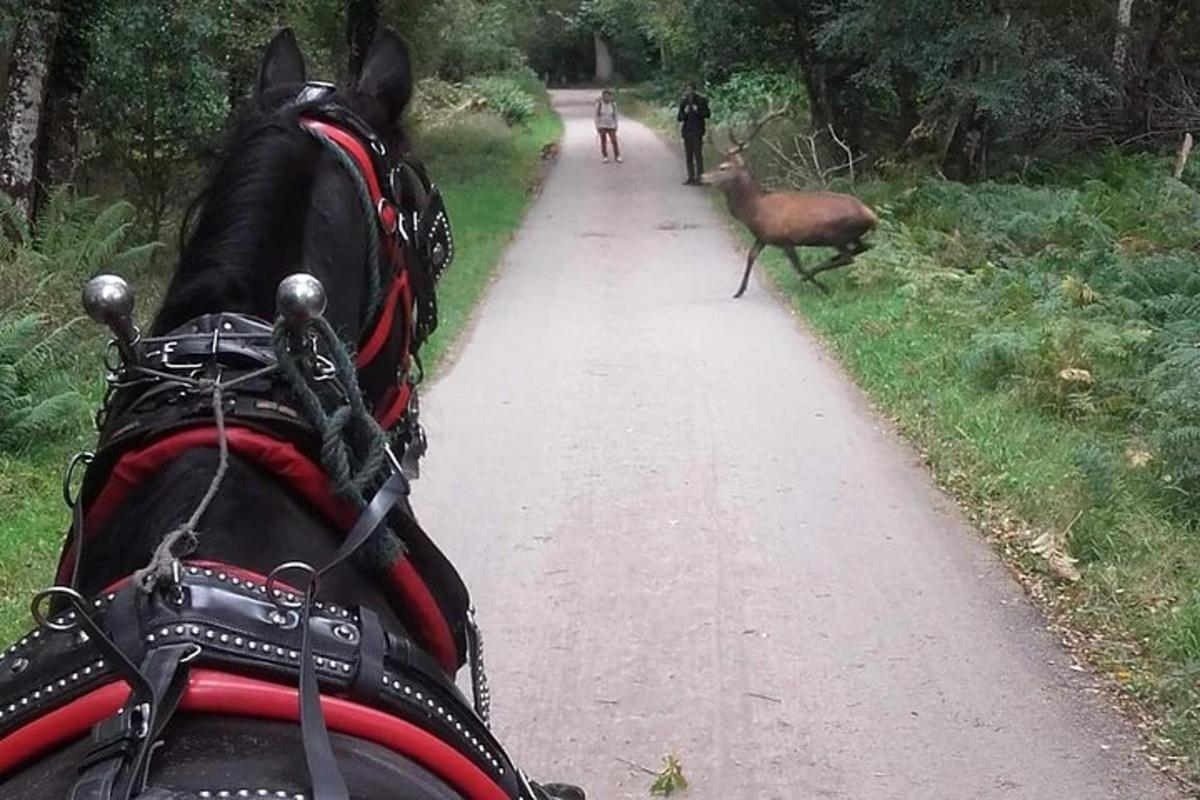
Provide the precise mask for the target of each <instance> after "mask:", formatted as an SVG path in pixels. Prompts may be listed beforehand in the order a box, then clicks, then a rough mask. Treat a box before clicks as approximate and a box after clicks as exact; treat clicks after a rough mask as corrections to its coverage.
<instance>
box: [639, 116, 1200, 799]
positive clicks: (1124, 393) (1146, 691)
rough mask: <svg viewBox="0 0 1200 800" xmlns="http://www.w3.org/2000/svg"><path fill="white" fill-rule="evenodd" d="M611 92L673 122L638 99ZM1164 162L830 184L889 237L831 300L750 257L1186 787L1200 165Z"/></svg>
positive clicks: (1199, 437)
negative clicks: (956, 179)
mask: <svg viewBox="0 0 1200 800" xmlns="http://www.w3.org/2000/svg"><path fill="white" fill-rule="evenodd" d="M625 108H626V110H627V112H629V113H631V114H633V115H636V116H638V117H640V118H641V119H642V120H644V121H645V122H647V123H648V124H650V125H651V126H653V127H655V128H656V129H658V130H660V131H662V132H663V133H665V134H667V136H668V138H670V136H671V135H673V127H674V123H673V120H672V119H671V117H670V115H669V114H668V113H665V111H664V109H662V108H661V106H658V105H657V104H655V103H654V102H652V101H648V100H643V99H639V98H637V97H636V96H634V97H633V98H630V97H628V96H627V97H626V98H625ZM711 155H713V156H715V155H716V154H715V153H712V154H711ZM752 155H753V154H752ZM752 164H753V166H754V168H755V171H756V173H757V174H758V175H759V176H760V178H765V179H767V180H770V178H771V164H770V162H769V161H767V160H765V159H763V160H760V161H758V162H752ZM1169 174H1170V163H1169V160H1168V159H1166V158H1154V157H1145V156H1136V157H1131V156H1126V155H1121V154H1117V153H1112V154H1107V155H1105V156H1102V157H1100V158H1098V159H1095V160H1093V161H1090V162H1088V163H1084V164H1078V165H1070V166H1059V167H1057V168H1055V169H1054V170H1053V171H1048V172H1046V173H1045V174H1042V175H1040V176H1036V177H1035V178H1034V179H1031V180H1030V182H1029V183H1028V184H1002V183H985V184H979V185H974V186H965V185H962V184H956V183H953V182H948V181H944V180H938V179H933V178H929V177H926V176H920V175H909V176H896V177H893V178H892V179H890V180H874V181H869V182H865V183H862V182H860V183H858V184H855V185H854V186H852V187H848V188H845V189H844V190H846V191H851V192H853V193H855V194H858V195H860V196H862V197H863V198H864V199H865V200H867V201H868V202H869V203H871V204H872V205H873V206H874V207H875V208H876V209H877V210H878V211H879V212H880V216H881V217H882V220H883V222H882V226H881V230H880V231H878V232H877V233H876V234H875V236H874V237H873V238H874V241H875V245H876V247H875V249H874V250H873V251H871V252H869V253H867V254H866V255H864V256H862V257H860V258H859V259H858V261H857V262H856V264H855V266H854V267H852V268H850V269H848V270H843V271H839V272H838V273H835V274H827V275H826V276H822V279H823V280H824V281H825V282H826V283H827V284H828V285H829V286H830V288H831V289H832V293H831V295H830V296H824V295H821V294H819V293H817V292H816V291H815V290H814V289H813V287H812V286H811V285H810V284H807V283H805V282H804V281H803V280H802V279H801V278H800V277H799V276H797V275H796V274H795V272H794V270H793V269H792V268H791V266H790V264H789V263H788V262H787V260H786V258H784V257H783V255H782V254H781V253H779V252H777V251H775V250H773V249H772V250H768V251H767V252H766V253H764V254H763V257H762V258H761V259H760V260H759V265H760V268H761V269H764V270H765V271H766V273H767V274H768V275H769V276H770V280H771V282H772V283H773V284H774V285H775V287H776V288H777V290H778V291H779V292H780V294H781V295H782V296H783V297H784V298H785V300H786V301H788V302H790V303H791V304H792V305H793V306H794V307H796V308H797V309H798V310H799V311H800V312H802V314H803V316H804V318H805V319H806V320H807V321H808V323H809V325H810V326H811V328H813V329H814V330H815V331H816V332H817V333H818V334H819V336H820V337H821V338H822V339H823V341H824V342H825V343H826V345H827V346H828V347H829V348H830V349H831V350H832V351H833V352H834V353H835V354H836V355H837V356H838V357H839V359H840V361H841V362H842V363H843V364H844V366H845V367H846V368H847V370H848V371H849V372H850V374H851V375H852V376H853V377H854V379H855V380H856V381H857V382H858V383H859V385H860V386H861V387H862V388H863V389H864V390H865V391H866V393H867V394H868V395H869V396H870V397H871V398H872V399H873V401H874V402H875V403H876V404H877V406H878V407H879V408H880V410H881V411H882V412H883V413H884V414H886V415H887V416H889V417H890V418H892V419H893V420H894V421H895V423H896V425H897V427H898V428H899V430H900V431H901V432H902V433H903V434H904V435H905V436H906V437H907V438H908V439H910V440H911V441H912V442H913V443H914V444H915V445H916V447H917V448H918V449H919V450H920V451H921V452H922V453H923V455H924V457H925V459H926V460H927V463H928V464H929V466H930V468H931V470H932V472H933V473H934V475H935V477H936V478H937V480H938V481H939V483H940V484H941V485H942V486H943V487H945V488H946V489H947V490H949V491H950V492H951V493H952V494H953V495H954V496H956V497H957V498H958V499H959V500H960V502H961V503H962V505H963V506H964V508H965V509H966V511H967V513H968V514H969V515H970V516H971V518H972V519H973V520H974V521H975V522H976V523H977V524H978V525H979V527H980V529H981V530H982V531H983V532H984V533H985V534H986V535H987V536H988V537H989V539H990V540H991V541H993V543H994V544H995V545H996V548H997V550H998V551H999V552H1000V553H1001V554H1002V555H1003V557H1004V558H1005V560H1006V562H1007V563H1008V564H1009V565H1010V566H1011V567H1012V568H1013V569H1014V571H1015V573H1016V574H1017V575H1018V577H1019V579H1020V580H1021V581H1022V583H1023V584H1024V585H1025V587H1026V589H1027V590H1028V591H1029V593H1030V595H1031V596H1032V597H1033V598H1034V599H1035V601H1036V602H1038V603H1039V605H1041V606H1042V608H1043V609H1045V610H1046V611H1047V613H1048V615H1049V617H1050V620H1051V624H1052V626H1054V627H1055V629H1056V631H1058V632H1059V633H1060V634H1061V635H1062V637H1063V639H1064V641H1065V642H1066V643H1067V644H1068V646H1070V647H1071V649H1072V650H1073V651H1074V652H1075V653H1076V654H1077V655H1078V656H1080V657H1081V658H1082V659H1083V660H1085V661H1086V662H1087V663H1090V665H1091V666H1092V667H1093V668H1094V669H1095V671H1097V672H1098V673H1099V674H1101V675H1103V676H1105V677H1106V678H1107V679H1108V680H1109V684H1108V685H1109V687H1110V688H1111V690H1112V696H1113V698H1114V699H1115V700H1116V701H1117V702H1119V703H1120V704H1122V705H1123V706H1124V707H1125V708H1126V710H1127V711H1128V712H1130V714H1131V716H1132V717H1133V718H1134V719H1135V720H1136V721H1137V722H1138V723H1139V724H1140V726H1141V727H1142V728H1143V730H1144V731H1145V732H1146V734H1147V737H1148V740H1149V742H1150V753H1149V755H1148V757H1149V758H1150V760H1151V762H1152V763H1154V764H1155V765H1156V766H1159V767H1161V768H1164V769H1169V770H1170V771H1172V772H1173V773H1175V774H1176V775H1179V776H1182V777H1184V778H1185V779H1190V780H1192V781H1195V780H1197V778H1200V536H1198V535H1197V534H1200V503H1198V502H1197V501H1198V500H1200V484H1197V483H1196V481H1195V480H1194V477H1190V476H1194V474H1195V472H1194V471H1195V469H1196V467H1197V464H1198V463H1200V428H1197V424H1198V422H1200V273H1197V271H1196V264H1197V260H1198V259H1197V253H1200V194H1198V193H1197V191H1196V189H1195V187H1196V186H1200V174H1198V173H1196V172H1195V171H1193V172H1192V173H1190V174H1188V175H1185V176H1184V181H1182V182H1181V181H1174V180H1172V179H1170V178H1169V177H1168V176H1169ZM722 208H723V204H722ZM731 225H735V224H734V223H732V221H731ZM735 227H736V226H735ZM738 231H739V233H740V234H741V235H745V234H744V232H743V231H741V230H740V227H739V228H738ZM801 254H802V258H803V260H804V261H805V263H806V264H808V265H810V266H812V265H815V264H816V263H818V262H819V261H821V260H824V258H826V257H827V256H828V253H827V252H826V251H803V250H802V251H801ZM737 266H738V265H731V272H730V276H731V280H732V279H733V276H734V273H735V271H736V268H737Z"/></svg>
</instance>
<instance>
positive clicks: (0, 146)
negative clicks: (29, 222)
mask: <svg viewBox="0 0 1200 800" xmlns="http://www.w3.org/2000/svg"><path fill="white" fill-rule="evenodd" d="M27 2H28V5H26V6H25V11H24V13H23V14H22V16H21V19H20V21H19V22H18V23H17V28H16V31H15V32H14V34H13V46H12V56H11V57H10V59H9V68H8V95H7V97H6V98H5V101H4V107H3V111H2V112H0V119H2V120H3V125H2V127H0V192H4V193H5V194H7V195H8V196H9V197H10V198H11V199H12V200H13V202H14V203H15V205H16V207H17V209H18V211H19V212H20V213H22V214H23V215H24V216H25V218H26V219H29V218H31V216H32V210H33V182H34V171H35V168H36V166H37V147H38V129H39V127H40V125H41V117H42V110H43V106H44V105H45V103H46V93H47V90H48V89H49V86H50V82H49V81H48V80H47V74H48V72H49V69H50V59H51V57H52V55H53V52H54V39H55V36H56V35H57V33H58V20H59V10H60V7H61V5H62V3H61V0H27Z"/></svg>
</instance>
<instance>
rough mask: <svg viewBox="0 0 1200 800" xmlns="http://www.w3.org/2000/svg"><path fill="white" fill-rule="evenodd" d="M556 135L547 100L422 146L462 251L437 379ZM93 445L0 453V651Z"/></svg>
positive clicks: (70, 442) (56, 542)
mask: <svg viewBox="0 0 1200 800" xmlns="http://www.w3.org/2000/svg"><path fill="white" fill-rule="evenodd" d="M560 133H561V121H560V120H559V118H558V116H557V115H556V114H554V112H553V111H552V110H551V109H550V107H549V103H548V99H545V98H543V99H541V100H540V101H539V102H538V105H537V110H536V112H535V113H534V115H533V116H532V117H531V118H530V119H529V120H528V121H527V122H525V123H523V124H521V125H518V126H515V127H511V128H510V127H509V126H507V125H505V124H504V123H503V122H502V121H500V120H499V119H497V118H495V117H494V116H493V115H491V114H484V113H481V114H471V115H467V116H466V117H464V118H462V119H460V120H458V121H457V122H455V123H454V124H452V125H448V126H446V127H444V128H441V129H437V130H434V131H430V132H427V133H425V134H424V135H422V136H420V137H419V140H420V141H419V144H420V147H419V152H421V153H422V155H423V156H425V157H426V158H427V160H428V165H429V169H430V174H431V175H432V176H434V178H435V179H436V180H437V181H438V183H439V186H440V187H441V189H442V192H443V194H444V196H445V199H446V204H447V207H448V210H449V214H450V218H451V221H452V224H453V230H454V235H455V242H456V248H455V251H456V252H455V261H454V263H453V264H452V265H451V267H450V269H449V270H448V271H447V273H446V274H445V275H444V276H443V280H442V283H441V284H440V286H439V289H438V299H439V311H440V315H441V321H440V325H439V327H438V330H437V332H436V333H435V334H434V336H433V337H432V338H431V340H430V341H429V342H428V343H427V344H426V346H425V352H424V361H425V364H426V368H427V370H428V371H430V372H431V373H436V370H437V365H438V364H439V363H440V362H441V360H442V358H443V357H444V355H445V353H446V351H447V349H448V348H449V347H450V345H451V344H452V343H453V341H454V340H455V338H456V337H457V336H458V335H459V334H460V333H461V332H462V331H463V329H464V327H465V326H466V324H467V322H468V320H469V318H470V315H471V312H472V310H473V309H474V307H475V304H476V303H477V302H478V301H479V299H480V298H481V296H482V295H483V293H484V290H485V289H486V286H487V283H488V280H489V278H490V277H491V275H492V272H493V270H494V268H495V266H496V264H497V263H498V261H499V259H500V256H501V254H502V252H503V250H504V247H505V245H506V244H507V242H508V241H509V239H510V237H511V236H512V234H513V232H514V231H515V230H516V228H517V227H518V226H519V225H520V222H521V219H522V217H523V214H524V211H525V209H526V207H527V206H528V205H529V202H530V201H531V199H532V196H533V194H534V193H535V191H536V188H537V186H538V184H539V183H540V176H541V173H542V170H543V169H544V165H543V162H542V159H541V153H542V148H543V147H544V146H545V145H546V144H548V143H550V142H553V141H555V140H557V138H558V137H559V135H560ZM17 268H18V266H17V265H16V264H14V263H11V262H10V263H3V260H2V259H0V278H6V277H12V276H8V275H2V273H3V272H4V271H5V270H6V269H7V270H9V271H10V272H11V271H12V270H15V269H17ZM160 280H161V277H160ZM0 282H2V281H0ZM140 282H141V281H140V280H139V284H140ZM151 288H153V287H151ZM52 291H53V296H51V297H49V298H48V302H51V303H52V304H54V305H55V306H56V307H60V308H61V309H63V314H68V313H70V314H73V313H75V312H74V308H75V303H76V300H75V296H76V292H77V291H78V281H77V280H68V281H65V282H64V283H63V285H62V286H61V287H54V288H53V290H52ZM151 295H152V296H153V291H152V292H151ZM81 335H88V336H94V337H95V338H96V341H97V342H98V343H99V342H100V340H101V339H102V336H101V334H100V333H98V332H95V331H92V332H90V333H87V334H81ZM94 355H95V354H90V355H89V356H88V357H86V358H82V359H79V360H78V363H74V364H72V365H71V366H70V367H69V368H67V370H66V372H67V379H68V382H69V383H70V384H71V387H72V388H73V389H74V390H76V391H78V392H79V393H80V394H82V395H83V396H84V398H85V400H86V401H87V404H88V405H89V407H95V406H96V405H97V404H98V403H99V401H100V398H101V397H102V386H101V384H100V370H101V366H100V363H99V361H98V360H97V359H96V358H94ZM91 443H92V439H91V436H90V435H88V434H87V433H86V432H83V431H80V432H79V433H78V435H75V436H67V437H66V438H62V437H59V436H55V437H46V438H45V440H44V441H42V442H39V443H36V444H34V445H32V446H29V447H27V448H25V449H23V450H20V451H17V452H10V453H4V452H3V451H0V642H8V641H12V640H14V639H16V638H17V637H18V636H20V635H21V634H23V633H24V632H25V631H26V630H27V629H28V627H29V624H30V623H29V612H28V607H29V601H30V599H31V597H32V596H33V593H34V592H36V591H37V590H39V589H41V588H44V587H45V586H47V585H48V584H49V581H50V580H51V579H52V573H53V570H54V566H55V564H56V562H57V554H58V548H59V546H60V545H61V541H62V534H63V531H64V530H65V528H66V526H67V523H68V513H67V511H66V509H65V508H64V506H63V503H62V493H61V483H60V481H61V477H60V476H61V474H62V469H63V465H64V463H65V462H66V460H67V459H68V458H69V456H70V454H71V453H73V452H76V451H77V450H79V449H81V448H83V447H86V446H89V445H90V444H91Z"/></svg>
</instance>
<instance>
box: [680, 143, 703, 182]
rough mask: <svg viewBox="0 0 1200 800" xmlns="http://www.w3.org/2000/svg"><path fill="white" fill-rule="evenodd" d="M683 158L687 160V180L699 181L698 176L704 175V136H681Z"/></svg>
mask: <svg viewBox="0 0 1200 800" xmlns="http://www.w3.org/2000/svg"><path fill="white" fill-rule="evenodd" d="M683 156H684V158H686V159H687V172H688V180H689V181H698V180H700V176H701V175H703V174H704V134H702V133H685V134H684V135H683Z"/></svg>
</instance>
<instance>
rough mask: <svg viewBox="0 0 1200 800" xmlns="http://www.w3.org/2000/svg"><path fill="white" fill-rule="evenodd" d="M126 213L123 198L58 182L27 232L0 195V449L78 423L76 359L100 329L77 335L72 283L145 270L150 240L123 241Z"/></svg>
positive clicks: (81, 407)
mask: <svg viewBox="0 0 1200 800" xmlns="http://www.w3.org/2000/svg"><path fill="white" fill-rule="evenodd" d="M133 217H134V211H133V207H132V206H130V205H129V204H128V203H124V202H116V203H105V202H102V201H100V200H98V199H96V198H90V197H83V198H80V197H76V196H75V195H74V193H73V192H72V191H71V189H70V188H69V187H61V188H59V189H58V190H56V191H54V192H53V193H51V195H50V197H49V198H48V200H47V202H46V206H45V208H44V209H43V211H42V213H41V214H40V215H39V217H38V220H37V224H36V225H35V226H34V227H33V228H32V229H30V228H29V227H28V226H26V225H25V224H24V222H23V220H22V218H21V216H20V215H19V214H17V213H16V212H15V210H14V208H13V206H12V204H11V202H10V201H9V200H8V199H7V198H2V197H0V231H4V232H5V235H0V298H2V299H0V452H5V451H8V452H11V451H14V450H21V449H24V448H27V447H29V446H31V445H34V444H37V443H40V442H44V441H46V440H47V439H52V438H54V437H57V436H60V435H62V434H66V433H72V432H78V431H80V430H82V428H83V426H84V422H85V420H86V414H85V411H86V403H85V401H84V399H83V397H82V396H81V393H80V391H79V389H78V384H79V380H80V378H79V376H78V375H77V374H76V363H77V361H78V360H79V358H80V356H81V355H82V354H83V353H84V352H85V351H86V350H87V348H88V344H89V343H90V344H91V345H92V346H93V347H92V349H93V351H94V350H95V349H97V348H98V345H99V344H100V343H102V341H103V335H102V334H100V333H96V334H95V336H94V337H91V338H90V339H84V340H81V339H80V337H79V334H78V331H77V326H78V325H79V323H80V318H79V316H78V303H79V294H78V293H79V286H80V284H81V283H82V282H83V281H84V280H86V279H87V278H88V277H90V276H91V275H93V274H95V273H96V272H99V271H100V270H101V269H104V270H114V271H118V272H123V273H125V274H131V273H137V272H139V271H141V270H142V269H144V267H145V266H146V264H147V263H148V261H149V258H150V254H151V253H152V252H153V250H154V248H155V246H156V245H153V244H140V245H130V239H131V236H132V234H131V227H132V223H133ZM34 309H36V311H35V310H34ZM89 355H91V356H94V355H95V353H94V352H92V353H89Z"/></svg>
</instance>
